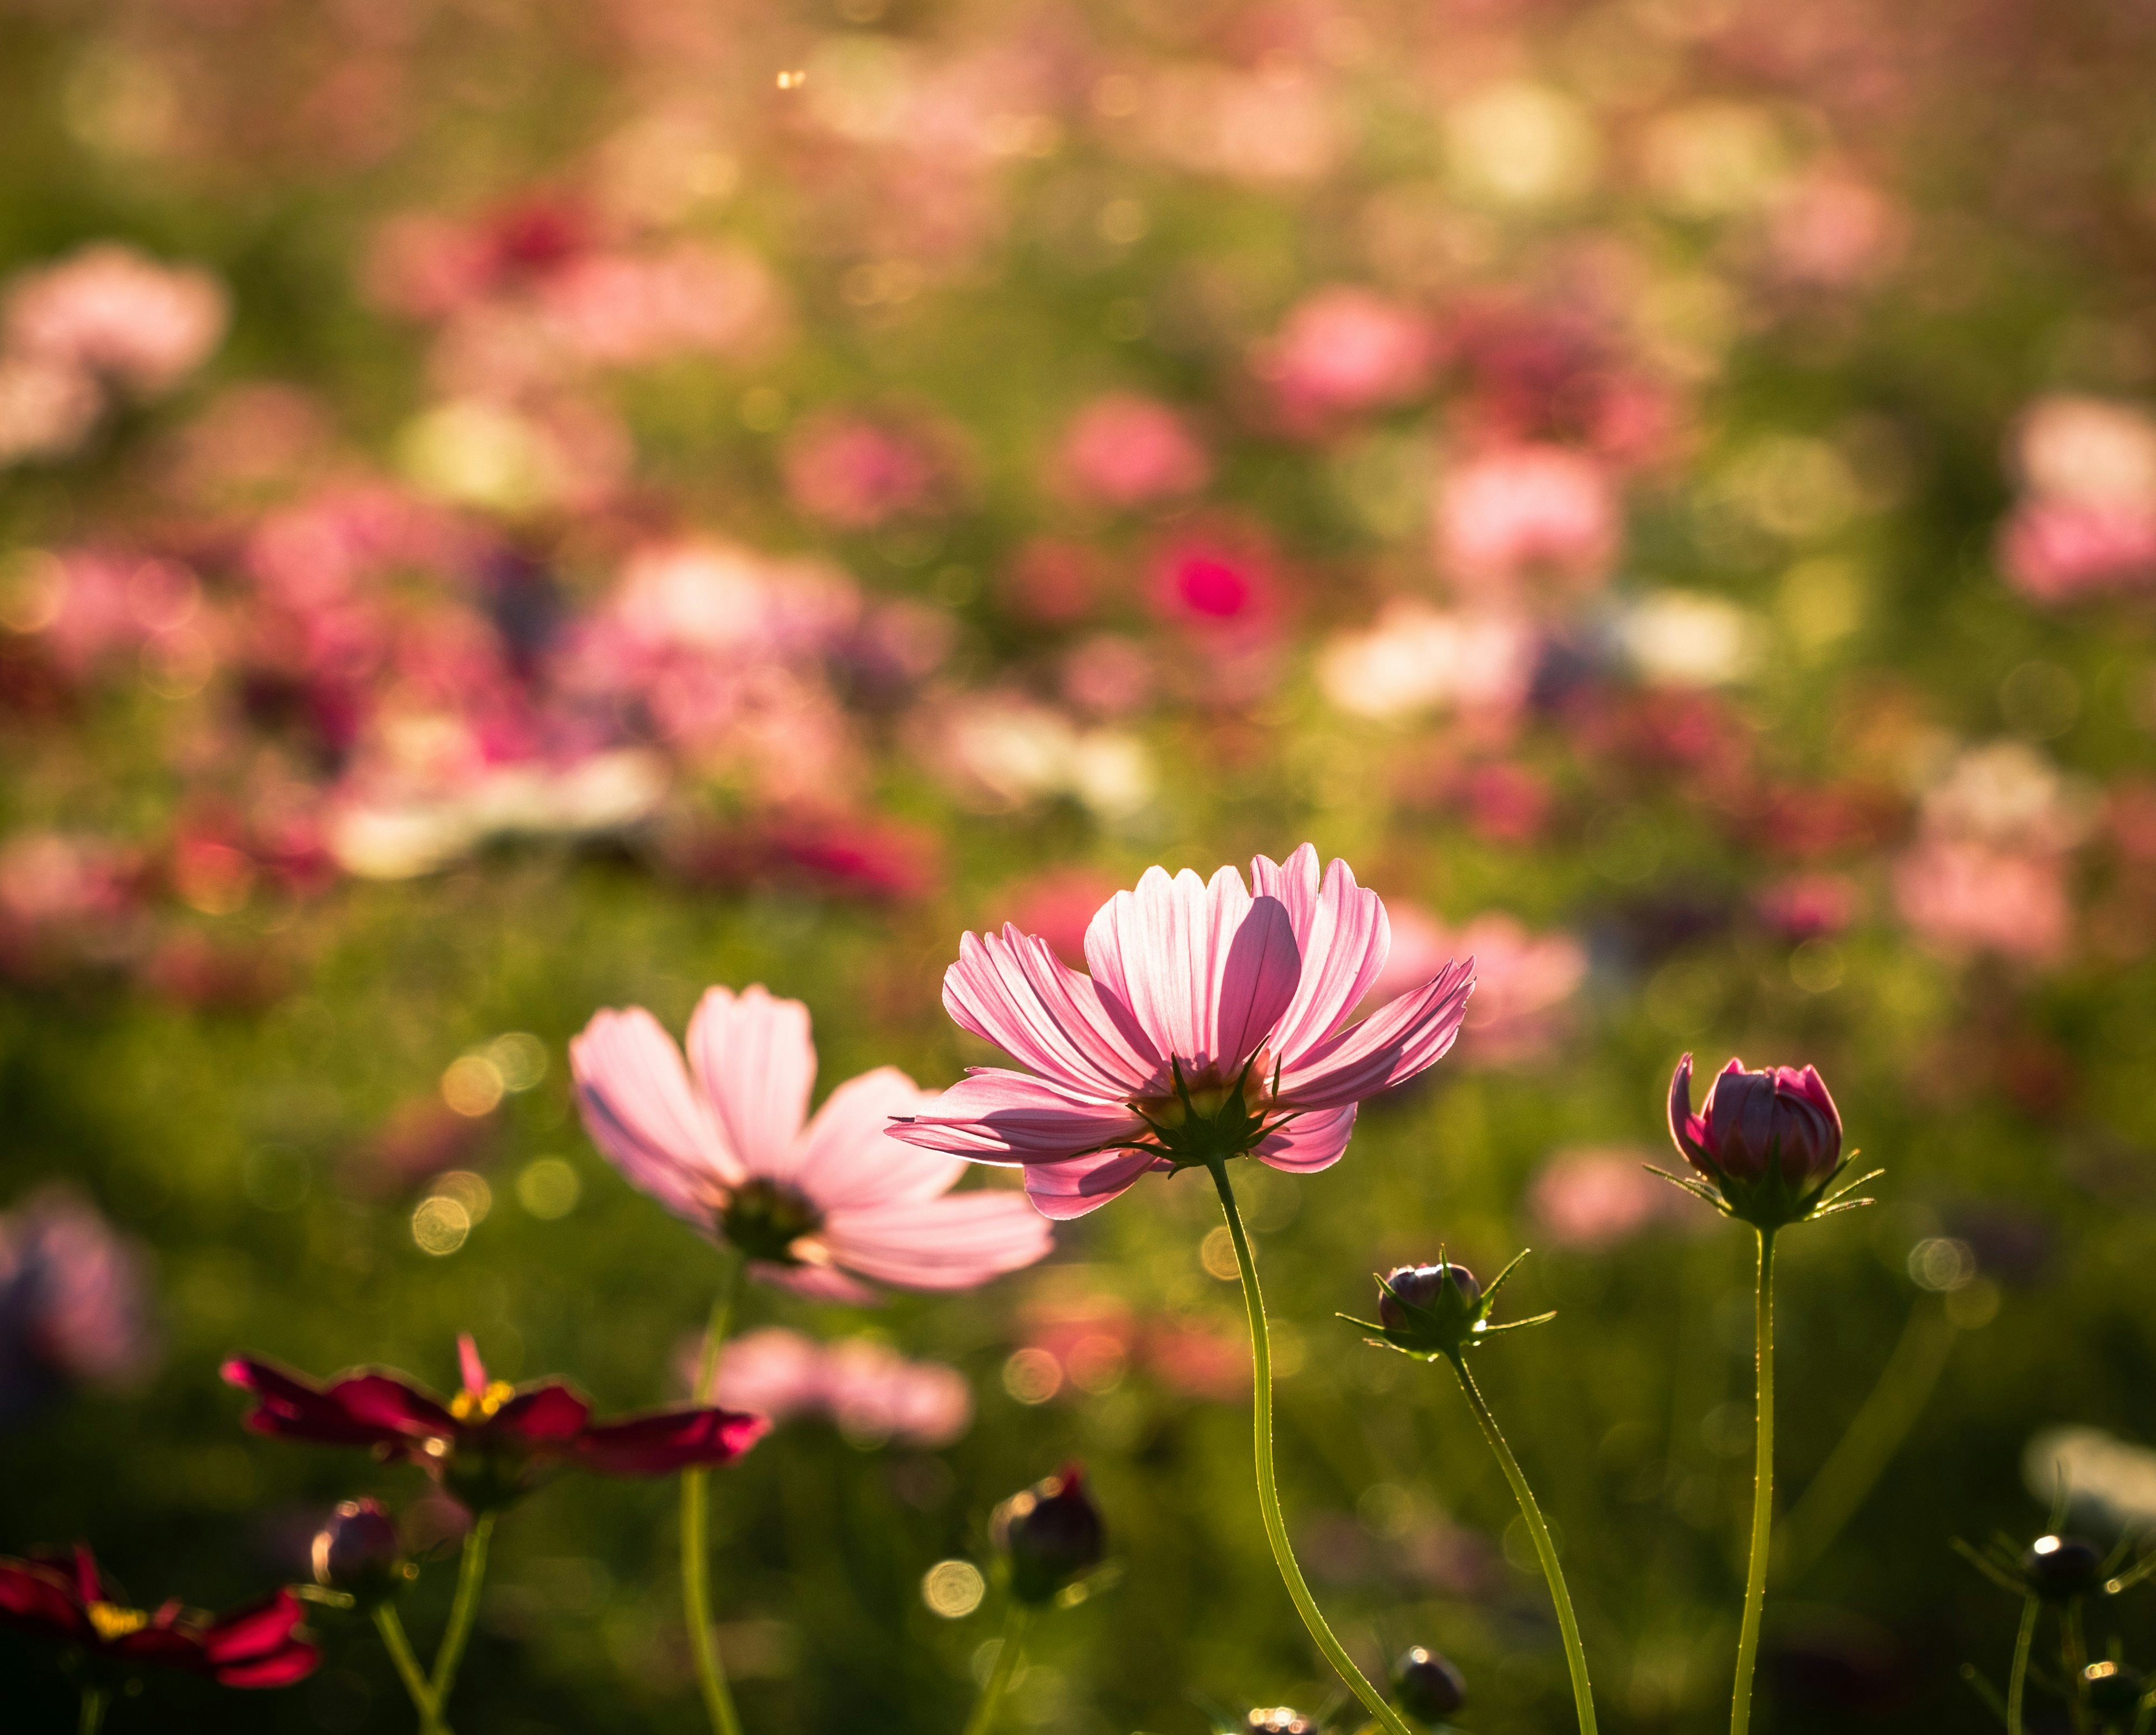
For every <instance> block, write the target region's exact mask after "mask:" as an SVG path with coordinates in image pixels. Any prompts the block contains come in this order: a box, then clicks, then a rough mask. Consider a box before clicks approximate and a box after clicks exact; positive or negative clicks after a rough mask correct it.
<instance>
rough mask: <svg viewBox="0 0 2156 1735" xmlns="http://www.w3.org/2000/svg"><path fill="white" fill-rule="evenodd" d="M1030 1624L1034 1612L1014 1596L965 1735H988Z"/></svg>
mask: <svg viewBox="0 0 2156 1735" xmlns="http://www.w3.org/2000/svg"><path fill="white" fill-rule="evenodd" d="M1032 1621H1033V1610H1031V1609H1029V1608H1028V1607H1027V1606H1026V1605H1025V1604H1024V1603H1022V1602H1020V1601H1019V1599H1017V1598H1016V1597H1013V1598H1012V1599H1011V1605H1010V1612H1009V1614H1007V1615H1004V1637H1003V1643H1002V1644H1001V1645H998V1647H997V1649H996V1661H995V1666H994V1667H993V1668H992V1669H991V1670H989V1671H988V1684H987V1685H986V1686H983V1687H982V1689H981V1697H979V1699H978V1700H977V1701H975V1702H974V1705H973V1715H972V1716H971V1717H968V1718H967V1719H966V1735H988V1731H989V1730H991V1729H993V1727H995V1726H996V1712H998V1710H999V1709H1001V1708H1002V1706H1003V1702H1004V1691H1005V1690H1006V1689H1007V1688H1008V1687H1009V1686H1010V1684H1011V1677H1012V1676H1014V1675H1015V1674H1017V1673H1018V1663H1019V1646H1020V1645H1023V1644H1024V1642H1025V1630H1026V1628H1027V1627H1028V1626H1029V1625H1031V1624H1032Z"/></svg>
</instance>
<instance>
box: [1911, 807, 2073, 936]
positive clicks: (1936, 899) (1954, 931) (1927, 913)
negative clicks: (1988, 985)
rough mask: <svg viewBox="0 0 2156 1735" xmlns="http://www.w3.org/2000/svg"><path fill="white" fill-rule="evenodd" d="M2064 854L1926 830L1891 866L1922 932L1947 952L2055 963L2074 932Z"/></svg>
mask: <svg viewBox="0 0 2156 1735" xmlns="http://www.w3.org/2000/svg"><path fill="white" fill-rule="evenodd" d="M2066 864H2067V857H2066V856H2065V855H2064V854H2063V853H2061V852H2057V851H2036V850H2027V849H2012V848H2004V847H1999V846H1997V845H1994V844H1991V843H1986V842H1975V841H1971V840H1968V839H1963V838H1957V837H1928V838H1925V839H1923V840H1922V841H1921V842H1918V843H1917V845H1916V846H1915V847H1913V848H1912V849H1911V850H1909V851H1908V852H1907V854H1905V855H1904V856H1903V857H1902V858H1901V860H1900V861H1899V862H1896V863H1895V866H1894V901H1895V904H1896V906H1897V908H1899V909H1900V911H1901V913H1902V920H1904V921H1905V922H1907V924H1909V926H1910V927H1911V928H1912V929H1915V930H1916V933H1917V937H1918V938H1919V939H1922V940H1923V941H1925V942H1926V944H1928V945H1930V946H1932V947H1933V949H1936V950H1938V951H1940V952H1943V953H1945V954H1947V955H1949V956H1962V955H1967V954H1969V953H1971V952H1977V951H1987V952H1995V953H1997V954H1999V955H2000V956H2001V957H2005V958H2012V959H2017V960H2020V961H2022V962H2024V963H2028V964H2038V965H2047V964H2056V963H2057V962H2059V961H2060V960H2061V959H2062V958H2063V957H2064V956H2065V955H2066V951H2067V949H2068V947H2069V945H2070V944H2071V939H2072V930H2073V903H2072V900H2071V898H2070V897H2069V895H2068V893H2067V889H2066Z"/></svg>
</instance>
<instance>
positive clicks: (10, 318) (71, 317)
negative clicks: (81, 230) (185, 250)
mask: <svg viewBox="0 0 2156 1735" xmlns="http://www.w3.org/2000/svg"><path fill="white" fill-rule="evenodd" d="M227 316H228V305H227V303H226V299H225V293H224V289H223V285H221V284H219V283H218V280H217V279H215V278H213V277H212V276H211V275H210V274H208V272H207V271H203V270H199V269H196V268H194V267H193V266H187V265H175V266H167V265H161V264H158V263H157V261H156V260H155V259H152V258H146V257H145V256H144V255H143V254H141V253H137V252H136V250H135V249H134V248H131V247H123V246H121V245H120V244H118V243H115V242H103V243H98V244H97V245H95V246H90V247H85V248H82V249H81V250H80V251H79V252H77V253H70V254H69V256H68V257H67V258H64V259H61V260H59V261H58V262H57V263H55V264H50V265H47V266H44V267H43V268H41V269H38V270H35V271H27V272H24V273H23V274H22V275H21V276H19V277H18V278H17V279H15V280H14V282H13V284H12V285H11V286H10V287H9V289H8V299H7V345H8V351H9V352H10V353H11V354H13V355H18V356H35V357H37V358H38V360H39V361H45V362H48V363H50V364H52V365H54V366H64V367H71V368H74V369H76V370H78V371H80V372H82V373H85V374H88V375H92V376H96V377H98V378H100V379H104V380H107V381H111V382H112V383H113V384H115V385H116V386H121V387H122V388H123V389H125V390H126V391H129V392H134V393H136V395H137V396H140V397H160V396H162V394H164V393H165V392H169V391H171V390H172V387H173V386H177V385H178V384H179V382H180V381H182V380H183V379H185V378H186V377H187V376H188V375H189V374H191V373H193V371H195V369H196V368H198V367H199V366H201V365H202V364H203V362H204V361H207V360H208V358H209V356H210V352H211V351H213V350H215V349H216V348H217V346H218V344H219V343H220V342H222V341H223V338H224V327H225V320H226V318H227Z"/></svg>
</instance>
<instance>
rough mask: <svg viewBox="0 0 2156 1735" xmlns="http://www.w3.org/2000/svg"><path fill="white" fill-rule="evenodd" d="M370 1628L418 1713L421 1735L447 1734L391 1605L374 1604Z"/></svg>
mask: <svg viewBox="0 0 2156 1735" xmlns="http://www.w3.org/2000/svg"><path fill="white" fill-rule="evenodd" d="M374 1627H375V1630H376V1631H377V1632H378V1633H380V1634H381V1635H382V1648H383V1649H384V1650H385V1651H388V1653H389V1661H391V1662H393V1663H394V1664H396V1666H397V1678H398V1680H400V1681H403V1683H404V1691H405V1693H406V1694H407V1696H408V1697H409V1698H410V1699H411V1701H412V1708H413V1710H414V1711H416V1712H418V1713H419V1727H420V1730H421V1731H422V1735H449V1730H448V1726H447V1725H445V1724H444V1722H442V1718H441V1713H440V1712H439V1710H438V1709H437V1708H436V1707H435V1704H434V1688H433V1687H432V1686H429V1685H428V1683H427V1672H426V1671H425V1670H423V1669H422V1668H421V1667H420V1666H419V1659H418V1656H415V1655H414V1654H413V1650H412V1641H411V1640H409V1639H408V1638H406V1637H405V1636H404V1623H403V1621H402V1620H399V1619H398V1616H397V1609H396V1605H395V1604H393V1603H386V1602H385V1603H377V1604H375V1605H374Z"/></svg>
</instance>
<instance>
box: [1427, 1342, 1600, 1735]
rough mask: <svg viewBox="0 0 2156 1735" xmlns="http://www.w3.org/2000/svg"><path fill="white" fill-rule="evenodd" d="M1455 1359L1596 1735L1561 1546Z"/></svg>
mask: <svg viewBox="0 0 2156 1735" xmlns="http://www.w3.org/2000/svg"><path fill="white" fill-rule="evenodd" d="M1451 1360H1452V1371H1453V1372H1454V1373H1455V1374H1458V1375H1459V1376H1460V1390H1463V1391H1465V1392H1466V1394H1467V1401H1468V1402H1469V1404H1471V1405H1473V1406H1474V1410H1475V1420H1476V1421H1478V1422H1480V1423H1481V1425H1482V1437H1483V1438H1484V1439H1485V1440H1486V1441H1489V1442H1490V1450H1491V1451H1493V1452H1495V1453H1496V1455H1497V1462H1498V1465H1499V1466H1500V1467H1501V1469H1502V1470H1503V1471H1504V1472H1505V1480H1506V1481H1507V1482H1509V1483H1511V1484H1512V1497H1513V1499H1515V1500H1517V1501H1518V1502H1519V1503H1520V1516H1521V1517H1522V1518H1524V1519H1525V1520H1526V1521H1527V1534H1528V1535H1529V1536H1531V1537H1532V1538H1534V1544H1535V1558H1537V1560H1539V1561H1540V1562H1541V1563H1542V1567H1543V1578H1545V1579H1548V1581H1549V1590H1550V1599H1551V1600H1552V1601H1553V1602H1554V1603H1555V1604H1557V1625H1558V1632H1560V1633H1561V1634H1563V1637H1564V1663H1565V1667H1566V1668H1568V1670H1570V1671H1572V1704H1573V1710H1574V1711H1575V1712H1577V1713H1578V1717H1579V1732H1580V1735H1595V1730H1594V1687H1593V1686H1591V1685H1590V1684H1589V1681H1588V1679H1587V1647H1586V1646H1585V1645H1582V1644H1581V1643H1580V1641H1579V1617H1578V1615H1575V1614H1573V1608H1572V1593H1571V1592H1570V1591H1569V1590H1568V1589H1566V1588H1565V1583H1564V1569H1563V1567H1562V1566H1560V1565H1559V1564H1558V1558H1557V1544H1556V1543H1553V1542H1552V1541H1551V1540H1550V1533H1549V1526H1548V1524H1547V1523H1544V1522H1543V1509H1542V1507H1539V1506H1537V1504H1536V1503H1535V1497H1534V1493H1533V1491H1532V1490H1531V1489H1530V1488H1529V1487H1527V1476H1526V1474H1525V1473H1524V1472H1523V1471H1522V1470H1521V1468H1520V1461H1519V1460H1518V1459H1517V1458H1515V1457H1514V1456H1512V1447H1511V1446H1508V1445H1507V1444H1506V1443H1505V1436H1504V1435H1503V1434H1502V1433H1501V1432H1499V1431H1498V1428H1497V1418H1496V1416H1494V1415H1491V1413H1490V1405H1488V1403H1487V1402H1486V1401H1485V1400H1484V1398H1483V1396H1482V1389H1481V1387H1480V1386H1478V1385H1477V1384H1476V1383H1475V1376H1474V1375H1473V1374H1470V1373H1469V1372H1468V1371H1467V1363H1466V1359H1465V1358H1463V1357H1460V1356H1454V1357H1453V1358H1451Z"/></svg>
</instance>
